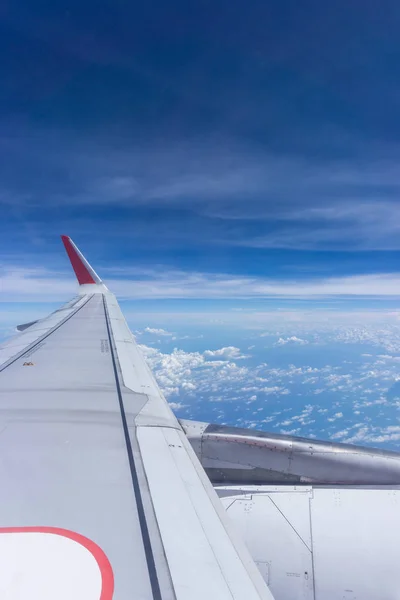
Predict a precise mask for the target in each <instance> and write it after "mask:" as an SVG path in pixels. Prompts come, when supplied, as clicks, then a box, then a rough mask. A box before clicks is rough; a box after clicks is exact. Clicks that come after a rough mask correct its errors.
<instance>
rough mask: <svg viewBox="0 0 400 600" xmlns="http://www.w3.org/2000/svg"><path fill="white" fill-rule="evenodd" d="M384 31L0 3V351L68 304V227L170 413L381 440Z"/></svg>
mask: <svg viewBox="0 0 400 600" xmlns="http://www.w3.org/2000/svg"><path fill="white" fill-rule="evenodd" d="M399 30H400V4H399V3H398V2H396V1H392V0H383V1H382V2H380V3H379V4H378V3H373V2H365V1H364V0H362V1H361V0H354V1H353V2H351V3H349V2H345V1H335V0H333V1H332V2H330V3H323V2H320V1H319V0H318V1H317V0H315V1H314V0H312V1H308V0H305V1H303V2H298V1H289V0H286V1H285V0H284V1H282V2H265V1H259V0H256V1H255V2H252V3H250V4H249V3H245V2H243V1H235V0H233V1H232V0H230V1H229V2H228V1H225V0H216V1H215V0H214V1H213V2H207V1H201V2H197V1H195V2H190V3H187V2H183V1H180V0H179V1H174V2H170V3H165V2H160V0H154V1H153V2H148V3H137V2H131V3H125V2H119V1H116V0H113V1H112V2H111V0H105V1H104V2H102V3H100V4H99V3H94V2H91V1H85V2H81V1H80V2H78V1H75V0H73V1H69V2H68V3H63V2H59V1H57V0H55V1H53V2H49V1H48V0H44V1H40V2H35V3H34V4H33V3H32V2H28V1H20V0H15V1H14V2H6V3H5V4H3V6H2V7H1V9H0V52H1V57H2V60H1V64H0V77H1V92H0V153H1V160H0V204H1V215H2V218H1V220H0V301H1V302H2V305H1V306H2V310H1V317H0V337H4V336H5V335H7V334H9V333H11V332H12V331H13V328H14V326H15V324H17V323H21V322H25V321H28V320H31V319H32V318H37V317H41V316H44V315H46V314H47V313H48V312H50V310H53V309H55V308H56V307H57V306H58V305H59V304H60V302H63V301H65V300H66V299H67V298H69V297H71V295H72V294H73V293H74V291H75V282H74V277H73V274H72V272H71V269H70V267H69V264H68V261H67V259H66V256H65V253H64V250H63V248H62V245H61V242H60V239H59V235H60V234H68V235H70V236H71V237H72V238H73V239H74V241H75V242H76V243H77V245H78V246H79V247H80V248H81V250H82V251H83V252H84V254H85V255H86V256H87V258H88V259H89V261H90V262H91V263H92V264H93V266H94V267H95V268H96V270H97V271H98V272H99V274H100V275H101V276H102V277H103V278H104V280H105V281H106V283H107V284H108V285H109V287H110V288H111V289H112V290H113V291H115V292H116V293H117V295H118V297H119V298H120V299H121V304H122V307H123V309H124V311H125V313H126V315H127V318H128V321H129V324H130V325H131V327H132V329H133V330H134V331H135V332H136V334H137V336H138V340H139V341H140V343H142V345H143V347H144V350H145V352H146V354H147V356H148V359H149V361H150V363H151V365H152V366H153V368H154V369H155V371H156V374H157V377H158V378H159V381H160V382H161V385H162V387H163V389H164V390H165V392H166V393H167V395H168V398H169V400H170V401H171V402H173V403H174V405H175V406H176V409H177V410H178V411H179V410H180V411H182V415H183V416H184V415H186V416H192V417H195V418H200V417H201V418H205V419H210V420H212V417H213V416H215V420H219V421H220V422H230V423H235V424H245V425H251V424H252V423H254V422H256V423H258V426H260V427H264V428H265V427H267V428H268V427H276V429H275V430H276V431H279V430H281V431H295V430H297V431H296V433H299V434H301V435H319V436H320V437H331V436H335V437H334V439H346V440H353V441H358V442H360V443H383V444H391V443H392V444H393V443H397V441H398V440H399V439H400V426H398V425H397V424H396V423H397V422H398V419H397V416H396V414H397V413H396V411H397V409H398V406H397V400H396V397H397V396H396V394H397V391H396V390H397V387H396V385H397V383H396V382H397V359H398V356H397V355H398V354H399V353H400V342H398V339H400V338H399V335H400V334H399V326H398V322H399V314H400V313H399V312H398V307H399V302H400V298H399V296H400V270H399V259H400V204H399V200H398V196H399V190H400V170H399V159H400V120H399V98H400V76H399V69H398V65H399V64H400V38H399V35H398V32H399ZM146 328H150V329H151V330H153V332H151V331H147V332H146ZM157 331H158V332H160V331H164V332H165V331H167V333H166V334H165V333H164V334H157ZM279 340H283V341H282V342H280V341H279ZM299 340H300V341H299ZM175 348H176V350H175ZM207 353H208V354H207ZM210 353H211V354H210ZM212 353H214V354H212ZM218 353H219V354H218ZM210 363H213V364H211V365H210ZM296 369H297V371H296ZM298 369H300V371H298ZM309 369H311V370H313V369H314V370H315V371H314V373H315V375H309ZM213 378H214V379H215V382H214V384H213ZM213 386H214V387H213ZM257 386H258V388H257ZM254 387H256V388H257V389H258V392H257V393H255V391H254V389H253V390H251V388H254ZM393 389H394V392H393ZM263 390H264V391H263ZM265 390H267V391H265ZM285 390H288V392H286V391H285ZM304 390H305V391H304ZM319 390H323V391H319ZM200 392H201V394H200V399H201V403H200V404H199V402H197V400H196V399H197V398H198V396H197V393H200ZM321 394H322V396H320V395H321ZM228 396H229V398H231V399H232V398H237V399H238V400H237V401H238V402H240V405H237V406H236V407H234V406H233V404H232V403H231V402H230V403H229V402H228V403H224V402H223V401H222V400H224V399H225V400H227V398H228ZM253 396H256V397H257V398H256V400H252V399H251V398H253ZM320 397H321V398H323V400H324V402H322V400H320ZM221 399H222V400H221ZM316 399H317V400H316ZM196 402H197V404H196ZM233 402H234V401H233ZM254 402H256V404H257V408H255V407H254V406H255V405H254ZM321 402H322V404H321ZM280 403H283V404H280ZM285 403H286V404H285ZM287 403H289V405H288V404H287ZM360 403H361V404H362V405H361V404H360ZM196 406H197V408H196ZM290 406H291V407H292V410H293V411H294V410H295V409H298V410H297V413H296V414H295V415H294V417H295V418H294V419H289V418H282V417H280V419H279V420H278V419H277V418H275V417H277V414H278V412H280V414H282V411H283V412H284V411H285V410H286V409H288V408H290ZM309 406H311V407H313V408H312V409H310V408H307V407H309ZM327 406H328V408H327ZM217 407H218V408H217ZM229 407H230V408H229ZM253 408H254V410H253ZM326 410H327V411H328V412H327V413H325V412H324V411H326ZM218 411H219V412H218ZM304 411H305V412H304ZM318 411H322V412H318ZM374 411H375V412H374ZM257 412H259V413H262V415H264V417H265V419H267V420H265V419H264V418H260V417H258V416H257ZM287 412H289V410H288V411H287ZM311 412H313V413H315V414H316V415H317V418H316V419H313V418H311V417H310V415H311ZM264 413H265V414H264ZM274 413H275V417H274V419H275V421H274V423H273V424H272V425H270V423H272V421H269V420H268V419H269V418H270V417H271V416H273V415H274ZM339 413H340V414H342V416H341V417H337V416H335V415H337V414H339ZM293 414H294V413H293ZM301 415H303V416H301ZM318 415H319V416H318ZM329 419H333V420H332V421H329ZM346 419H347V420H346ZM376 419H377V420H378V421H379V423H378V424H374V423H375V421H374V420H376ZM287 421H290V423H287ZM296 422H297V423H296ZM285 423H287V424H286V425H285ZM299 423H300V426H298V424H299ZM377 427H378V429H379V430H378V429H377ZM388 428H389V429H388ZM390 428H394V429H390Z"/></svg>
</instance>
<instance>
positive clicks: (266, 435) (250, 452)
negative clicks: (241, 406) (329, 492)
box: [180, 420, 400, 485]
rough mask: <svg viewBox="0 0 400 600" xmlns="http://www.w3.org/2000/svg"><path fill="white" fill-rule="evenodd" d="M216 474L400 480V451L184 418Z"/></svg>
mask: <svg viewBox="0 0 400 600" xmlns="http://www.w3.org/2000/svg"><path fill="white" fill-rule="evenodd" d="M180 423H181V425H182V427H183V429H184V431H185V432H186V434H187V436H188V439H189V441H190V443H191V444H192V446H193V448H194V450H195V452H196V454H197V456H198V458H199V460H200V462H201V464H202V465H203V467H204V469H205V470H206V472H207V474H208V476H209V477H210V480H211V481H212V482H213V483H215V484H218V483H226V484H235V483H242V484H251V483H253V484H259V485H262V484H265V483H287V484H291V483H295V482H299V483H307V482H313V483H331V484H338V483H344V484H346V483H356V484H360V485H361V484H400V454H399V453H397V452H389V451H385V450H377V449H376V448H366V447H362V446H353V445H350V444H335V443H332V442H324V441H319V440H313V439H312V440H311V439H307V438H300V437H294V436H287V435H279V434H274V433H270V432H266V431H255V430H251V431H249V430H248V429H241V428H237V427H226V426H223V425H211V424H207V423H201V422H191V421H185V420H181V421H180Z"/></svg>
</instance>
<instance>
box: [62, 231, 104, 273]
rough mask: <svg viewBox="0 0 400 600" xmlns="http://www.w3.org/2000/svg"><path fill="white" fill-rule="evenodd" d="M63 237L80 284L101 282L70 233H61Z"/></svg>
mask: <svg viewBox="0 0 400 600" xmlns="http://www.w3.org/2000/svg"><path fill="white" fill-rule="evenodd" d="M61 239H62V242H63V244H64V248H65V250H66V252H67V254H68V258H69V260H70V263H71V265H72V268H73V270H74V272H75V275H76V278H77V280H78V283H79V285H85V284H93V283H95V284H96V283H101V279H100V277H99V276H98V275H97V273H96V271H95V270H94V269H93V268H92V267H91V266H90V264H89V263H88V261H87V260H86V258H85V257H84V256H83V254H82V253H81V252H80V250H79V248H77V246H76V245H75V244H74V242H73V241H72V240H71V238H70V237H69V236H68V235H61Z"/></svg>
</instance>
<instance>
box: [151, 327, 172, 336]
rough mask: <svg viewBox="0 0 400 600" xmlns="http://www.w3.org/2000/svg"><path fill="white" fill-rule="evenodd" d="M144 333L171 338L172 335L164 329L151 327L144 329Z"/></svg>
mask: <svg viewBox="0 0 400 600" xmlns="http://www.w3.org/2000/svg"><path fill="white" fill-rule="evenodd" d="M144 331H145V332H146V333H151V334H153V335H161V336H167V337H168V336H172V335H173V334H172V333H170V332H169V331H166V330H165V329H155V328H153V327H146V328H145V330H144Z"/></svg>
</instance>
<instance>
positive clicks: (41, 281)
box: [0, 265, 400, 343]
mask: <svg viewBox="0 0 400 600" xmlns="http://www.w3.org/2000/svg"><path fill="white" fill-rule="evenodd" d="M120 272H121V269H120ZM134 273H135V271H134V270H132V269H128V274H129V276H130V277H131V278H132V279H121V278H120V279H112V278H110V279H106V283H107V285H108V286H109V287H110V289H111V290H112V291H113V292H115V293H116V294H117V296H119V297H120V298H125V299H148V298H149V299H155V298H210V299H212V298H214V299H218V298H219V299H227V298H257V297H258V298H268V297H280V298H284V297H291V298H301V297H306V298H311V297H330V296H375V297H385V296H386V297H387V296H396V297H397V296H400V275H399V274H397V273H392V274H386V273H385V274H372V275H354V276H346V277H331V278H323V279H322V278H314V279H310V280H307V279H305V278H303V279H302V280H301V281H298V280H292V279H286V280H284V279H279V280H278V279H273V278H264V277H249V276H246V275H243V276H240V275H229V274H224V273H219V274H218V273H204V272H196V271H187V272H185V271H176V270H164V271H161V270H160V269H154V270H152V269H148V270H147V271H146V275H145V276H143V271H142V270H140V269H139V270H138V271H137V272H136V276H135V275H134ZM0 274H1V276H0V290H1V297H0V299H1V300H2V301H33V300H42V301H46V300H48V301H53V300H58V299H65V298H66V297H68V295H70V294H72V293H74V292H75V291H76V288H75V287H74V284H73V280H72V279H71V278H70V277H67V276H66V275H65V276H62V275H60V273H59V272H57V271H51V270H47V269H36V268H23V267H21V266H15V267H13V266H10V265H5V266H3V267H2V268H1V270H0ZM290 341H291V342H293V343H295V342H296V340H293V339H292V340H290ZM297 343H301V342H297Z"/></svg>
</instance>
